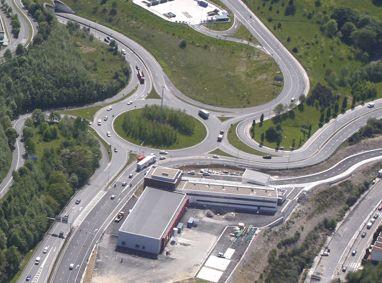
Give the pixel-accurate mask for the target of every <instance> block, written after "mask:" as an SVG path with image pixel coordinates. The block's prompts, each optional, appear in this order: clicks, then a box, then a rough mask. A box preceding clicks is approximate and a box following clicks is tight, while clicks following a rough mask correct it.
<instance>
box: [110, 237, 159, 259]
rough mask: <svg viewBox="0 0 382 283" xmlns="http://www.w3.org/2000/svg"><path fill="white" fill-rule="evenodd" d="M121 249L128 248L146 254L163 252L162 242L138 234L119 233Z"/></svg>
mask: <svg viewBox="0 0 382 283" xmlns="http://www.w3.org/2000/svg"><path fill="white" fill-rule="evenodd" d="M117 245H118V246H119V247H121V248H128V249H132V250H136V251H140V252H144V253H151V254H155V255H157V254H159V253H160V252H161V241H160V240H159V239H153V238H149V237H145V236H140V235H136V234H130V233H126V232H121V231H120V232H118V244H117Z"/></svg>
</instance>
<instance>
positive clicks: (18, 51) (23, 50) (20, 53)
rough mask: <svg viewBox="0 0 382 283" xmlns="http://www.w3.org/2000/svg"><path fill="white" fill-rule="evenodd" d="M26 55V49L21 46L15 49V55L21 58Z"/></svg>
mask: <svg viewBox="0 0 382 283" xmlns="http://www.w3.org/2000/svg"><path fill="white" fill-rule="evenodd" d="M25 53H26V49H25V47H24V46H23V45H22V44H19V45H17V47H16V55H18V56H21V55H24V54H25Z"/></svg>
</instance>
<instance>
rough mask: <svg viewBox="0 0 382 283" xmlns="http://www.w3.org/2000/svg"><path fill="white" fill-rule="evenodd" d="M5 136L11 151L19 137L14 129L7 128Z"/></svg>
mask: <svg viewBox="0 0 382 283" xmlns="http://www.w3.org/2000/svg"><path fill="white" fill-rule="evenodd" d="M5 135H6V136H7V139H8V145H9V147H10V148H11V149H14V145H15V142H16V139H17V137H18V136H19V135H18V134H17V132H16V130H15V129H14V128H8V129H6V131H5Z"/></svg>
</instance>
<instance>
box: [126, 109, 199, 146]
mask: <svg viewBox="0 0 382 283" xmlns="http://www.w3.org/2000/svg"><path fill="white" fill-rule="evenodd" d="M137 111H140V112H139V115H126V116H125V119H124V121H123V125H122V127H123V130H124V131H125V132H126V133H127V134H128V135H129V136H131V137H133V138H134V139H136V140H139V141H141V142H144V144H145V145H154V146H171V145H173V144H175V143H176V141H177V139H178V133H179V134H182V135H187V136H191V135H192V134H193V132H194V128H195V121H193V120H192V119H190V117H189V116H188V115H187V114H185V113H184V112H182V111H179V110H173V109H170V108H161V107H160V106H157V105H153V106H145V107H144V108H143V109H142V110H137Z"/></svg>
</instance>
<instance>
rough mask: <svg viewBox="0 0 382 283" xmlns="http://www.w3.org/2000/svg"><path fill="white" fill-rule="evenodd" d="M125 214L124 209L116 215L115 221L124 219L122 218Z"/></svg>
mask: <svg viewBox="0 0 382 283" xmlns="http://www.w3.org/2000/svg"><path fill="white" fill-rule="evenodd" d="M124 216H125V213H124V212H123V211H120V212H119V213H118V215H117V216H116V217H115V219H114V222H117V223H118V222H119V221H121V220H122V218H123V217H124Z"/></svg>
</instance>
